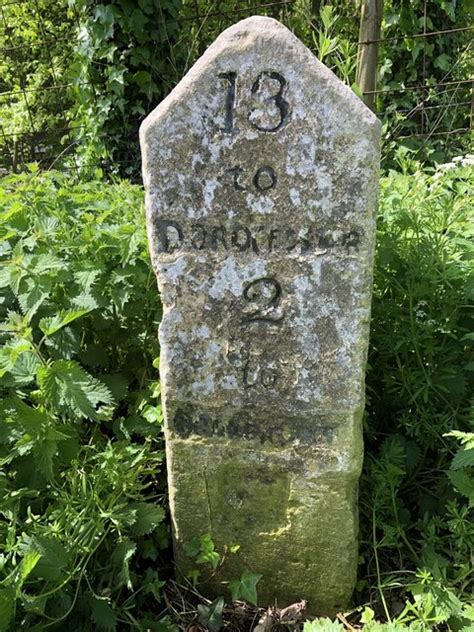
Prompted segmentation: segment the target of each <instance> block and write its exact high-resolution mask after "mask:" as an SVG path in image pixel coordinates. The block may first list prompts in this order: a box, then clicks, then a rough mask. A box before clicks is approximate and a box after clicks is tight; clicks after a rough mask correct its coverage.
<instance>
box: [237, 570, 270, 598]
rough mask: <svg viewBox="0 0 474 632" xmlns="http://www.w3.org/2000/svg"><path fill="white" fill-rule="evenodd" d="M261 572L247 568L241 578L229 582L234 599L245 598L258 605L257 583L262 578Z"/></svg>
mask: <svg viewBox="0 0 474 632" xmlns="http://www.w3.org/2000/svg"><path fill="white" fill-rule="evenodd" d="M262 577H263V575H260V573H252V572H251V571H248V570H247V569H246V570H244V571H243V572H242V575H241V576H240V579H236V580H234V581H231V582H230V583H229V588H230V592H231V595H232V601H239V600H240V599H243V600H244V601H248V602H249V603H251V604H252V605H253V606H256V605H257V584H258V582H259V581H260V580H261V579H262Z"/></svg>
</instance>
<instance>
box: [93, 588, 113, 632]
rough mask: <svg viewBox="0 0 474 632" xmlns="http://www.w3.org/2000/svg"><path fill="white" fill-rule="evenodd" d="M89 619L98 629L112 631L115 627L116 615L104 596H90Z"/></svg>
mask: <svg viewBox="0 0 474 632" xmlns="http://www.w3.org/2000/svg"><path fill="white" fill-rule="evenodd" d="M90 603H91V619H92V621H93V622H94V623H95V624H96V626H97V627H98V628H99V630H107V631H108V632H114V631H115V629H116V627H117V616H116V614H115V612H114V611H113V610H112V608H111V607H110V605H109V600H108V599H107V598H106V597H97V596H96V595H94V596H91V599H90Z"/></svg>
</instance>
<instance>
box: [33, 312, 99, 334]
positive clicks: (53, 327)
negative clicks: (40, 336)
mask: <svg viewBox="0 0 474 632" xmlns="http://www.w3.org/2000/svg"><path fill="white" fill-rule="evenodd" d="M89 312H90V309H77V310H72V309H70V310H65V311H61V312H59V314H56V315H55V316H51V317H48V318H42V319H41V320H40V322H39V328H40V329H41V331H42V332H43V333H44V335H45V336H52V335H53V334H55V333H56V332H57V331H59V330H60V329H62V327H65V326H66V325H69V323H72V322H73V321H74V320H77V319H78V318H81V316H84V314H88V313H89Z"/></svg>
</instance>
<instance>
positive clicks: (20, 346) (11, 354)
mask: <svg viewBox="0 0 474 632" xmlns="http://www.w3.org/2000/svg"><path fill="white" fill-rule="evenodd" d="M30 350H31V343H30V342H29V341H28V340H25V339H23V338H17V339H16V340H14V341H13V342H12V343H10V344H6V345H3V347H1V348H0V377H2V376H3V375H5V373H8V372H11V371H13V370H14V369H15V365H16V363H17V361H18V359H19V358H20V356H21V355H22V354H23V353H25V351H30Z"/></svg>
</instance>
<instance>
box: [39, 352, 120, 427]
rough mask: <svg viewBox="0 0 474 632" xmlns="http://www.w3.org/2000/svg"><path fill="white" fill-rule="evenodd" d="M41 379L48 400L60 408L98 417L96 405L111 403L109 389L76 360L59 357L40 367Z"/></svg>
mask: <svg viewBox="0 0 474 632" xmlns="http://www.w3.org/2000/svg"><path fill="white" fill-rule="evenodd" d="M38 382H39V385H40V387H41V389H42V390H43V392H44V394H45V396H46V399H47V401H48V402H49V403H50V404H51V405H52V406H54V407H55V408H57V409H58V410H59V411H60V412H62V413H64V414H67V415H77V416H79V417H85V418H89V419H95V420H97V419H98V415H97V411H96V406H97V405H98V404H112V403H113V398H112V394H111V393H110V391H109V389H108V388H107V387H106V386H105V384H102V382H100V381H99V380H98V379H96V378H94V377H92V376H91V375H89V373H87V372H86V371H84V369H83V368H82V367H81V366H79V365H78V364H77V362H74V361H73V360H56V361H55V362H52V363H51V364H50V365H48V366H46V367H45V366H40V367H39V369H38Z"/></svg>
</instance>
